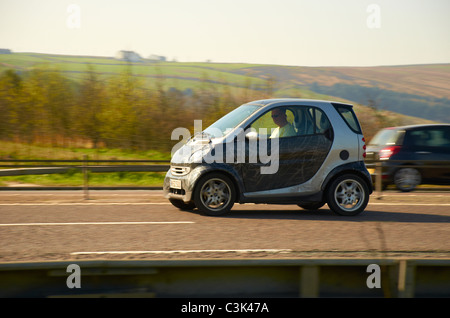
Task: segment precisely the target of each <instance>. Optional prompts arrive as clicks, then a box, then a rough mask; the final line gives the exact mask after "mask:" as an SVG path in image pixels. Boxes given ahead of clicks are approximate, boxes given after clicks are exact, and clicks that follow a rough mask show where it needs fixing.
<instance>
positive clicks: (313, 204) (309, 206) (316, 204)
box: [298, 202, 325, 210]
mask: <svg viewBox="0 0 450 318" xmlns="http://www.w3.org/2000/svg"><path fill="white" fill-rule="evenodd" d="M324 205H325V202H308V203H300V204H298V206H299V207H301V208H302V209H305V210H318V209H320V208H321V207H323V206H324Z"/></svg>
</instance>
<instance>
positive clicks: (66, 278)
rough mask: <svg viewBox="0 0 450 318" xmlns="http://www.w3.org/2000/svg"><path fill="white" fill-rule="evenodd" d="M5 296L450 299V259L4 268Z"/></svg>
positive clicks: (1, 289)
mask: <svg viewBox="0 0 450 318" xmlns="http://www.w3.org/2000/svg"><path fill="white" fill-rule="evenodd" d="M75 269H78V271H76V270H75ZM77 275H78V276H77ZM0 296H1V297H13V298H21V297H33V298H34V297H35V298H42V297H155V298H158V297H160V298H171V297H175V298H177V297H178V298H179V297H183V298H186V297H212V298H222V297H233V298H247V297H249V298H254V297H375V298H382V297H393V298H401V297H450V259H267V260H266V259H246V260H239V259H231V260H230V259H220V260H219V259H217V260H142V261H120V260H117V261H99V260H95V261H81V260H80V261H77V260H74V261H64V262H47V263H45V262H44V263H42V262H40V263H3V264H0Z"/></svg>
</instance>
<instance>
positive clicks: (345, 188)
mask: <svg viewBox="0 0 450 318" xmlns="http://www.w3.org/2000/svg"><path fill="white" fill-rule="evenodd" d="M326 197H327V203H328V206H329V207H330V209H331V210H332V211H333V212H335V213H337V214H339V215H345V216H350V215H357V214H359V213H361V212H362V211H364V209H365V208H366V206H367V203H368V202H369V188H368V186H367V184H366V182H364V180H363V179H361V178H360V177H358V176H357V175H354V174H345V175H342V176H339V177H337V178H336V179H335V180H333V181H332V182H331V184H330V186H329V187H328V190H327V193H326Z"/></svg>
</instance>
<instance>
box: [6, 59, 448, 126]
mask: <svg viewBox="0 0 450 318" xmlns="http://www.w3.org/2000/svg"><path fill="white" fill-rule="evenodd" d="M88 64H89V65H90V66H91V67H92V69H93V70H94V72H95V73H96V74H98V75H99V76H100V77H101V78H104V79H105V80H108V77H110V76H111V75H116V74H120V73H121V72H123V71H124V70H125V69H126V68H127V67H130V69H131V72H132V74H133V75H134V76H137V77H140V78H141V79H143V80H144V83H145V84H144V85H145V86H148V87H150V86H152V85H154V83H155V79H163V80H164V86H165V88H167V89H168V88H170V87H174V88H176V89H178V90H181V91H183V92H185V93H189V92H191V91H192V90H196V89H198V88H199V87H200V86H201V85H204V84H205V83H208V84H209V85H211V86H212V87H216V88H223V87H228V88H231V89H233V90H234V91H239V90H240V89H249V88H250V89H252V90H256V91H258V90H267V89H269V90H271V91H272V92H273V94H272V95H273V96H276V97H303V98H329V99H335V100H336V99H338V100H344V101H349V102H352V103H354V104H360V105H368V106H371V107H372V108H373V109H376V110H384V111H393V112H396V113H399V114H403V115H407V116H413V117H417V118H419V119H427V120H432V121H439V122H450V64H432V65H409V66H380V67H299V66H281V65H258V64H227V63H180V62H159V63H154V62H150V61H144V62H135V63H127V62H124V61H118V60H116V59H114V58H108V57H86V56H64V55H51V54H37V53H13V54H1V55H0V72H2V71H4V70H6V69H15V70H18V71H22V72H23V71H26V70H30V69H33V68H42V69H48V68H50V69H55V68H56V69H58V70H60V71H62V72H63V73H64V74H65V75H66V76H67V77H69V78H71V79H72V80H74V81H80V80H82V79H83V78H84V77H85V73H86V72H87V70H88V67H87V65H88ZM393 116H395V115H393ZM405 120H406V122H410V121H411V120H412V121H413V122H415V121H417V120H415V119H411V118H409V119H405ZM419 121H420V120H419Z"/></svg>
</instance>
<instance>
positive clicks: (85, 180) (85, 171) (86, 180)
mask: <svg viewBox="0 0 450 318" xmlns="http://www.w3.org/2000/svg"><path fill="white" fill-rule="evenodd" d="M83 157H84V158H83V159H84V163H83V193H84V199H85V200H89V169H88V167H87V166H88V156H87V155H84V156H83Z"/></svg>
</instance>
